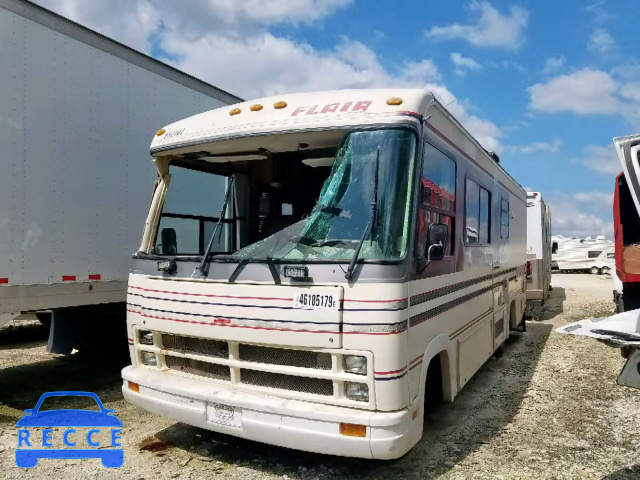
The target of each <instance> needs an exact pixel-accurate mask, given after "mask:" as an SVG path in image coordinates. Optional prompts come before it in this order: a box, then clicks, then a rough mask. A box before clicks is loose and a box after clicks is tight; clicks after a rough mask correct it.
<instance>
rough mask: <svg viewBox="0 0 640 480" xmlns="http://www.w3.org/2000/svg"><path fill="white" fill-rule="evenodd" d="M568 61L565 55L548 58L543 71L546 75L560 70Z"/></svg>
mask: <svg viewBox="0 0 640 480" xmlns="http://www.w3.org/2000/svg"><path fill="white" fill-rule="evenodd" d="M566 61H567V58H566V57H565V56H564V55H562V56H560V57H551V58H548V59H547V61H546V63H545V64H544V68H543V69H542V73H543V74H545V75H551V74H553V73H556V72H557V71H558V70H560V69H561V68H562V67H564V64H565V63H566Z"/></svg>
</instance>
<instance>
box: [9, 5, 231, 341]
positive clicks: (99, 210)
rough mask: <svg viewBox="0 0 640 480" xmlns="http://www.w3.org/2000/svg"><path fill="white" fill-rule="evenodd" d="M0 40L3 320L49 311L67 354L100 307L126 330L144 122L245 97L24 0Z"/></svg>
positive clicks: (144, 179) (141, 214) (148, 168)
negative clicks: (230, 92) (23, 314)
mask: <svg viewBox="0 0 640 480" xmlns="http://www.w3.org/2000/svg"><path fill="white" fill-rule="evenodd" d="M0 45H1V47H0V85H1V86H2V89H1V90H0V325H2V324H4V323H7V322H8V321H11V320H12V319H13V318H15V317H16V316H17V315H19V314H21V313H25V312H38V314H39V317H40V318H41V319H44V320H46V319H47V318H49V319H50V318H51V312H53V326H52V328H51V334H50V341H49V349H50V351H55V352H59V353H67V352H70V351H71V347H73V346H75V345H78V344H82V340H83V339H82V332H85V331H87V328H86V327H90V326H91V324H95V323H97V319H102V317H101V316H100V315H101V314H104V313H105V312H108V315H109V316H110V318H111V319H113V320H116V318H117V321H118V322H121V324H122V328H124V325H125V307H124V305H125V303H124V302H125V301H126V286H127V276H128V273H129V270H130V267H131V253H133V252H135V251H136V250H137V246H138V243H139V239H140V232H141V225H142V224H143V223H144V218H145V215H146V212H147V211H148V208H149V203H150V201H151V197H150V194H149V191H148V190H147V188H140V185H148V183H149V182H150V181H151V182H153V179H154V178H155V177H156V169H155V166H154V164H153V163H152V162H151V161H150V160H151V159H150V157H149V132H153V131H155V130H156V129H157V125H164V124H167V123H170V122H172V121H174V120H178V119H180V118H184V117H185V116H189V115H192V114H194V113H196V112H201V111H205V110H210V109H212V108H216V107H220V106H223V105H226V104H230V103H236V102H237V101H238V100H239V98H238V97H235V96H233V95H231V94H229V93H227V92H224V91H222V90H220V89H218V88H216V87H214V86H212V85H209V84H207V83H204V82H202V81H200V80H198V79H196V78H193V77H191V76H189V75H187V74H185V73H183V72H180V71H178V70H176V69H174V68H172V67H170V66H168V65H165V64H163V63H161V62H158V61H156V60H154V59H152V58H151V57H148V56H146V55H143V54H141V53H139V52H137V51H134V50H132V49H130V48H128V47H126V46H124V45H121V44H119V43H117V42H115V41H113V40H110V39H109V38H106V37H104V36H102V35H99V34H97V33H95V32H93V31H91V30H89V29H87V28H84V27H82V26H81V25H78V24H76V23H74V22H71V21H69V20H67V19H65V18H63V17H60V16H58V15H56V14H54V13H52V12H50V11H48V10H45V9H44V8H41V7H39V6H36V5H34V4H32V3H30V2H27V1H24V0H0ZM145 157H146V158H148V159H149V161H148V162H145ZM220 188H222V189H224V183H223V182H222V183H220ZM96 306H99V308H96ZM88 330H91V329H90V328H88ZM104 330H105V329H101V330H100V331H101V332H102V333H101V335H102V334H103V333H104ZM107 330H108V329H107ZM124 338H126V337H124ZM93 340H94V342H95V338H94V339H93ZM123 342H124V343H125V344H126V341H125V340H123Z"/></svg>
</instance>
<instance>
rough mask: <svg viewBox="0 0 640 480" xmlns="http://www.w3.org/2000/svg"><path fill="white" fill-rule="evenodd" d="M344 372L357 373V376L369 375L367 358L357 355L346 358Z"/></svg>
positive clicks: (346, 356)
mask: <svg viewBox="0 0 640 480" xmlns="http://www.w3.org/2000/svg"><path fill="white" fill-rule="evenodd" d="M343 363H344V365H343V367H344V371H345V372H347V373H355V374H357V375H366V374H367V358H366V357H360V356H357V355H345V356H344V362H343Z"/></svg>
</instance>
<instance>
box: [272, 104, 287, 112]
mask: <svg viewBox="0 0 640 480" xmlns="http://www.w3.org/2000/svg"><path fill="white" fill-rule="evenodd" d="M286 106H287V102H276V103H274V104H273V108H275V109H276V110H280V109H281V108H285V107H286Z"/></svg>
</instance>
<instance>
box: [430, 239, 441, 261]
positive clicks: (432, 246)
mask: <svg viewBox="0 0 640 480" xmlns="http://www.w3.org/2000/svg"><path fill="white" fill-rule="evenodd" d="M434 247H440V248H444V245H442V241H440V242H438V243H434V244H433V245H429V248H428V249H427V262H431V249H432V248H434ZM427 265H429V263H427Z"/></svg>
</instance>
